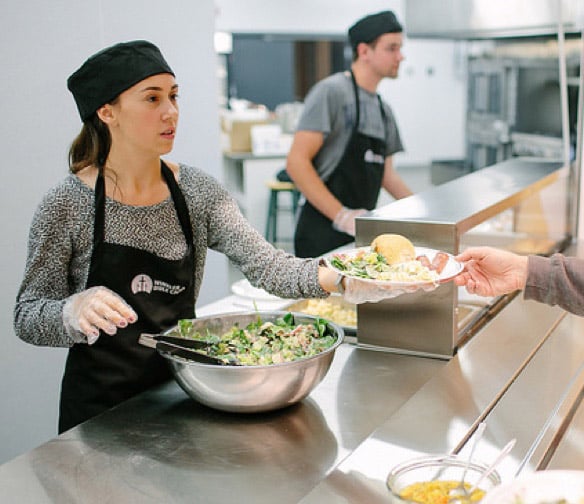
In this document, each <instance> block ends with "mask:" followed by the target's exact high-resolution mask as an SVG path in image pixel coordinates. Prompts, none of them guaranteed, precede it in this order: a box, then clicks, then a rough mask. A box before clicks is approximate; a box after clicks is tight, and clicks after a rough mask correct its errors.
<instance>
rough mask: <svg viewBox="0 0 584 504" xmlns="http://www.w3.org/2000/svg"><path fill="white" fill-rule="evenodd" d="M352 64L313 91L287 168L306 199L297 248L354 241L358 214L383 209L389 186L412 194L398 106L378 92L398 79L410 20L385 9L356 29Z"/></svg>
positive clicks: (302, 251) (308, 251) (313, 251)
mask: <svg viewBox="0 0 584 504" xmlns="http://www.w3.org/2000/svg"><path fill="white" fill-rule="evenodd" d="M349 41H350V44H351V47H352V50H353V62H352V64H351V69H350V71H347V72H340V73H336V74H334V75H331V76H329V77H327V78H325V79H323V80H322V81H320V82H318V83H317V84H316V85H315V86H314V87H313V88H312V89H311V90H310V92H309V93H308V96H307V97H306V100H305V103H304V109H303V113H302V115H301V117H300V120H299V123H298V128H297V131H296V133H295V135H294V141H293V143H292V147H291V149H290V152H289V154H288V159H287V165H286V171H287V172H288V174H289V176H290V178H291V179H292V180H293V182H294V183H295V184H296V186H297V188H298V190H299V191H300V192H301V193H302V195H303V196H304V198H305V200H306V201H305V203H304V205H303V206H302V207H301V210H300V211H299V216H298V222H297V224H296V232H295V236H294V247H295V254H296V255H297V256H299V257H317V256H320V255H322V254H323V253H325V252H328V251H330V250H332V249H335V248H337V247H340V246H342V245H345V244H347V243H350V242H351V241H354V237H355V218H356V217H358V216H360V215H363V214H365V213H366V212H367V211H368V210H372V209H373V208H375V206H376V204H377V199H378V197H379V192H380V190H381V188H382V187H383V188H384V189H385V190H386V191H388V192H389V194H391V195H392V196H393V197H394V198H396V199H399V198H403V197H406V196H409V195H411V194H412V192H411V191H410V189H409V188H408V187H407V185H406V184H405V183H404V181H403V180H402V178H401V177H400V176H399V174H398V173H397V172H396V171H395V169H394V167H393V161H392V156H393V154H395V153H396V152H399V151H402V150H403V146H402V143H401V139H400V135H399V131H398V127H397V124H396V122H395V119H394V117H393V113H392V111H391V108H390V107H389V105H388V104H387V103H385V102H384V101H383V100H382V99H381V97H380V96H379V95H378V94H377V92H376V91H377V86H378V84H379V82H381V80H382V79H383V78H386V77H387V78H390V79H395V78H397V75H398V70H399V65H400V63H401V62H402V61H403V59H404V57H403V55H402V52H401V49H402V43H403V36H402V26H401V24H400V23H399V22H398V20H397V18H396V17H395V15H394V13H393V12H391V11H383V12H379V13H377V14H371V15H369V16H366V17H364V18H362V19H360V20H359V21H357V22H356V23H355V24H354V25H353V26H351V28H350V29H349Z"/></svg>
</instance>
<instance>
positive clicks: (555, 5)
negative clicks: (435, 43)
mask: <svg viewBox="0 0 584 504" xmlns="http://www.w3.org/2000/svg"><path fill="white" fill-rule="evenodd" d="M405 9H406V16H405V18H406V26H407V29H408V36H410V37H425V38H449V39H492V38H495V37H511V36H519V37H524V36H529V35H542V34H555V33H557V31H558V23H559V20H560V19H561V20H562V25H563V27H564V30H565V31H566V32H567V33H569V32H574V31H578V30H579V29H580V28H581V27H582V24H583V23H582V14H583V10H582V3H581V2H580V0H557V1H556V0H530V1H529V2H525V1H522V0H448V1H446V2H445V1H444V0H408V1H407V2H405Z"/></svg>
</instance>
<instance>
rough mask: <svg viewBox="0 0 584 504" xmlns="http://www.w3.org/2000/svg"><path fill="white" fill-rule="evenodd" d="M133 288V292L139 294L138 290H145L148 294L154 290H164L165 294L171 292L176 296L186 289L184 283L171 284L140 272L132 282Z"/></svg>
mask: <svg viewBox="0 0 584 504" xmlns="http://www.w3.org/2000/svg"><path fill="white" fill-rule="evenodd" d="M130 286H131V289H132V294H137V293H138V292H145V293H146V294H151V293H152V291H158V292H164V293H165V294H171V295H172V296H176V295H177V294H180V293H181V292H182V291H184V290H185V287H183V286H182V285H171V284H169V283H167V282H163V281H162V280H152V278H150V277H149V276H148V275H145V274H144V273H140V274H139V275H136V276H135V277H134V279H133V280H132V283H131V284H130Z"/></svg>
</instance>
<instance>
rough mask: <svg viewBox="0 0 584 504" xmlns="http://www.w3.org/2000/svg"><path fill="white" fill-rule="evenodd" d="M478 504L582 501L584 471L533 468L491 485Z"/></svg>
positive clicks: (575, 503) (568, 503)
mask: <svg viewBox="0 0 584 504" xmlns="http://www.w3.org/2000/svg"><path fill="white" fill-rule="evenodd" d="M481 504H584V471H560V470H554V471H536V472H534V473H531V474H527V475H522V476H519V477H518V478H517V479H515V480H513V481H510V482H508V483H504V484H502V485H499V486H498V487H495V488H494V489H493V490H491V491H490V492H488V493H487V495H486V496H485V498H484V499H483V500H482V501H481Z"/></svg>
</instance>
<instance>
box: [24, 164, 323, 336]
mask: <svg viewBox="0 0 584 504" xmlns="http://www.w3.org/2000/svg"><path fill="white" fill-rule="evenodd" d="M179 186H180V188H181V191H182V192H183V195H184V197H185V200H186V202H187V206H188V209H189V214H190V219H191V225H192V228H193V240H194V248H195V302H196V298H197V297H198V294H199V290H200V287H201V282H202V280H203V272H204V268H205V259H206V255H207V249H208V248H211V249H213V250H216V251H219V252H223V253H224V254H226V255H227V256H228V257H229V258H230V259H231V260H232V261H233V262H234V263H235V264H236V265H238V266H239V267H240V268H241V270H242V272H243V273H244V274H245V275H246V276H247V278H248V279H249V280H250V282H251V283H252V284H253V285H255V286H257V287H261V288H264V289H266V290H267V291H269V292H271V293H273V294H276V295H278V296H281V297H287V298H305V297H325V296H327V295H328V294H327V293H326V292H325V291H324V290H323V289H322V288H321V287H320V285H319V283H318V260H316V259H298V258H296V257H294V256H293V255H290V254H287V253H286V252H284V251H282V250H276V249H275V248H274V247H272V245H270V244H269V243H267V242H266V241H265V240H264V239H263V237H262V236H261V234H260V233H258V232H257V231H256V230H255V229H254V228H253V227H252V226H251V225H250V224H249V223H248V222H247V221H246V220H245V218H244V217H243V216H242V214H241V212H240V211H239V208H238V206H237V203H236V202H235V201H234V199H233V198H232V197H231V196H230V195H229V193H228V192H227V191H226V190H225V189H224V188H223V187H222V186H221V185H220V184H219V183H218V182H217V181H216V180H215V179H214V178H213V177H211V176H210V175H208V174H205V173H204V172H202V171H201V170H198V169H196V168H191V167H187V166H184V165H181V166H180V175H179ZM105 213H106V221H105V240H106V241H107V242H109V243H118V244H122V245H127V246H131V247H135V248H139V249H142V250H147V251H149V252H152V253H155V254H157V255H159V256H161V257H164V258H166V259H179V258H180V257H182V256H183V255H184V253H185V251H186V243H185V241H184V236H183V233H182V231H181V228H180V223H179V221H178V218H177V215H176V211H175V208H174V204H173V202H172V199H171V198H168V199H167V200H165V201H163V202H161V203H158V204H156V205H152V206H147V207H132V206H128V205H123V204H121V203H119V202H116V201H114V200H110V199H107V201H106V212H105ZM93 221H94V195H93V189H91V188H89V187H87V186H86V185H84V184H83V183H82V182H81V181H80V180H79V179H78V178H77V177H76V176H74V175H69V176H68V177H67V178H66V179H64V180H63V181H62V182H61V183H60V184H58V185H57V186H56V187H55V188H53V189H51V190H50V191H49V192H48V193H47V194H46V195H45V196H44V198H43V199H42V201H41V203H40V205H39V206H38V208H37V209H36V212H35V214H34V217H33V221H32V224H31V228H30V234H29V240H28V253H27V259H26V265H25V271H24V275H23V280H22V284H21V286H20V289H19V292H18V295H17V299H16V305H15V308H14V328H15V332H16V334H17V336H18V337H19V338H21V339H22V340H24V341H27V342H29V343H32V344H35V345H45V346H61V347H70V346H72V345H73V344H74V343H75V341H74V340H73V339H72V337H71V336H70V335H69V334H68V333H67V332H66V330H65V327H64V325H63V321H62V311H63V305H64V304H65V301H66V300H67V298H68V297H70V296H71V295H73V294H75V293H77V292H80V291H82V290H84V289H85V285H86V282H87V276H88V272H89V264H90V261H91V252H92V248H93V242H92V238H93Z"/></svg>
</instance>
